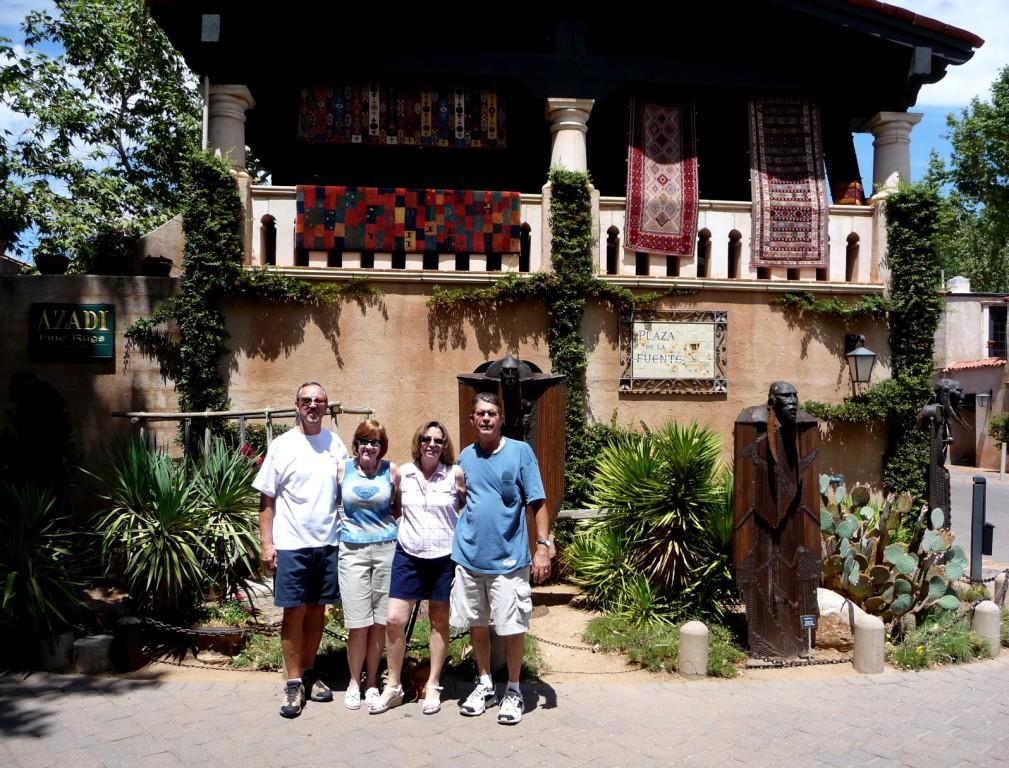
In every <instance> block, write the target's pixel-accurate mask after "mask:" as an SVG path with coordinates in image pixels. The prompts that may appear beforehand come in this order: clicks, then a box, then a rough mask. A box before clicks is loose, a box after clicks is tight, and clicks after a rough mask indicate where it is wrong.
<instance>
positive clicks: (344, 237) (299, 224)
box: [294, 186, 522, 253]
mask: <svg viewBox="0 0 1009 768" xmlns="http://www.w3.org/2000/svg"><path fill="white" fill-rule="evenodd" d="M296 193H297V219H296V221H295V229H294V234H295V246H296V247H297V248H298V249H299V250H309V251H379V252H382V253H391V252H406V253H423V252H425V251H437V252H440V253H518V252H519V250H520V244H519V236H520V233H521V228H522V211H521V201H520V199H519V193H518V192H485V191H481V190H472V189H385V188H379V187H318V186H298V187H296Z"/></svg>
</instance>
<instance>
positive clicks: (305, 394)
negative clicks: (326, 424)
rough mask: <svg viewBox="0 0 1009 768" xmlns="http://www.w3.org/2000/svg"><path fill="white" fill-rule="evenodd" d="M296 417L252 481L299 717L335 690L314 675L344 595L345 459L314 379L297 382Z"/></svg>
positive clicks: (292, 703) (290, 694) (288, 702)
mask: <svg viewBox="0 0 1009 768" xmlns="http://www.w3.org/2000/svg"><path fill="white" fill-rule="evenodd" d="M294 404H295V407H296V408H297V410H298V424H297V426H295V428H294V429H292V430H290V431H288V432H285V433H284V434H283V435H281V436H280V437H278V438H277V439H276V440H274V441H273V442H272V443H271V444H270V449H269V450H268V451H267V452H266V459H265V460H264V461H263V466H262V467H261V468H260V470H259V474H258V475H256V479H255V480H254V481H253V483H252V486H253V487H254V488H255V489H256V490H257V491H259V492H260V499H259V539H260V544H261V546H262V559H263V565H264V566H265V567H266V569H267V570H268V571H271V572H273V573H274V584H273V595H274V600H273V601H274V604H275V605H277V606H278V607H281V608H283V609H284V621H283V624H282V625H281V628H280V644H281V649H282V650H283V653H284V663H285V665H286V666H287V675H288V679H287V685H286V686H285V688H284V703H283V704H282V705H281V707H280V714H281V716H282V717H288V718H290V717H297V716H298V715H300V714H301V710H302V709H304V707H305V698H306V696H305V691H306V690H307V691H309V692H310V694H309V695H310V696H311V698H312V701H332V700H333V692H332V691H331V690H330V689H329V687H328V686H327V685H326V684H325V683H324V682H322V680H320V679H319V677H318V675H316V674H315V671H314V669H313V667H314V666H315V654H316V651H318V649H319V640H321V639H322V626H323V623H324V621H325V611H326V606H327V605H330V604H332V603H335V602H337V601H338V600H339V599H340V591H339V588H338V586H337V565H336V561H337V553H338V546H339V531H338V527H337V526H338V518H337V514H336V468H337V465H339V463H340V462H342V461H343V460H344V459H346V458H347V448H346V446H345V445H344V444H343V441H342V440H340V438H339V436H337V435H335V434H334V433H333V432H330V431H329V430H328V429H323V428H322V420H323V418H324V417H325V415H326V412H327V411H328V410H329V408H328V405H329V400H328V397H327V395H326V390H325V389H323V388H322V385H321V384H319V383H318V382H315V381H309V382H306V383H304V384H302V385H301V386H300V387H298V391H297V392H296V393H295V397H294Z"/></svg>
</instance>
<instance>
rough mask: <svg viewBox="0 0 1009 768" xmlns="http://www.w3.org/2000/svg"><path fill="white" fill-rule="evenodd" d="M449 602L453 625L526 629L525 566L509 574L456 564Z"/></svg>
mask: <svg viewBox="0 0 1009 768" xmlns="http://www.w3.org/2000/svg"><path fill="white" fill-rule="evenodd" d="M341 587H342V583H341ZM449 604H450V607H451V618H450V622H451V624H452V626H453V627H486V626H489V625H490V624H491V623H493V625H494V632H495V633H496V634H498V635H521V634H522V633H523V632H528V631H529V617H530V616H531V615H532V612H533V597H532V588H531V587H530V586H529V566H526V567H525V568H520V569H519V570H517V571H512V572H511V573H503V574H490V573H474V572H473V571H470V570H468V569H466V568H463V567H462V566H461V565H457V566H456V567H455V581H453V582H452V597H451V599H450V600H449Z"/></svg>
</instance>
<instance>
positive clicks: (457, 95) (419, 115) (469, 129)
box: [298, 82, 508, 149]
mask: <svg viewBox="0 0 1009 768" xmlns="http://www.w3.org/2000/svg"><path fill="white" fill-rule="evenodd" d="M298 140H299V141H301V142H306V143H309V144H383V145H393V144H395V145H405V146H420V147H455V148H462V149H501V148H504V147H506V146H507V145H508V142H507V137H506V135H505V107H504V100H503V99H501V98H499V96H498V92H497V90H496V89H494V88H479V87H470V86H463V85H459V84H445V83H443V84H441V85H412V84H403V83H395V82H381V83H380V82H370V83H356V84H341V85H330V86H314V87H311V88H303V89H302V91H301V93H300V100H299V103H298Z"/></svg>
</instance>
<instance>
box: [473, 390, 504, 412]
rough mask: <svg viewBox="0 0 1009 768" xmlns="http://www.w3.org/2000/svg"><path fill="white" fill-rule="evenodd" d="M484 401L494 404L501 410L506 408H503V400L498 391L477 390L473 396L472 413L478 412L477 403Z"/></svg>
mask: <svg viewBox="0 0 1009 768" xmlns="http://www.w3.org/2000/svg"><path fill="white" fill-rule="evenodd" d="M480 402H484V403H487V404H488V405H493V406H494V407H495V408H497V409H498V411H499V412H503V410H504V409H502V408H501V401H500V400H499V399H498V396H497V393H495V392H477V393H476V395H474V396H473V406H472V407H471V408H470V413H476V406H477V403H480Z"/></svg>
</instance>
